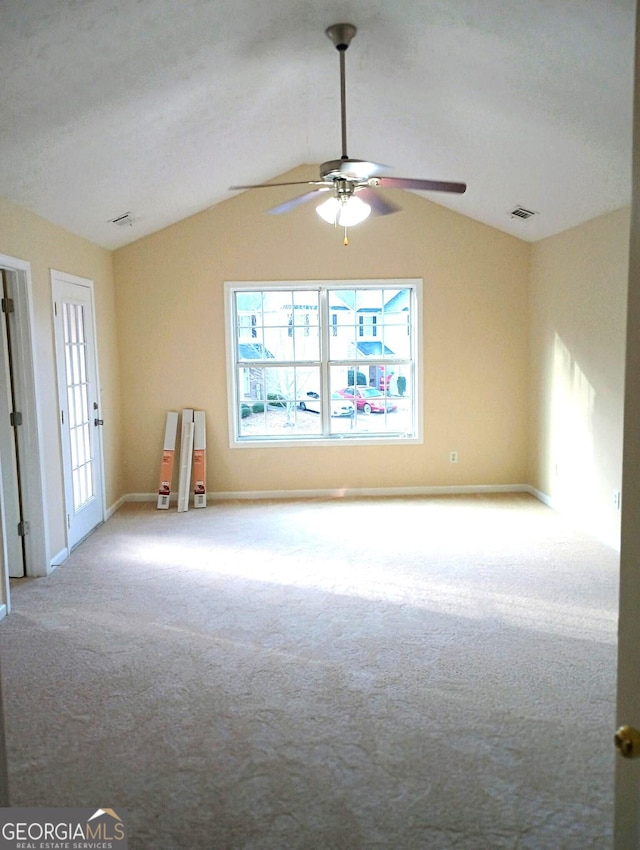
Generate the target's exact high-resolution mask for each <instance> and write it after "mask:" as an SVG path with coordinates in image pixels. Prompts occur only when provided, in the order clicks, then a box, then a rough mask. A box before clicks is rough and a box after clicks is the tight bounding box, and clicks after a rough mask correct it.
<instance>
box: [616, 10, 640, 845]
mask: <svg viewBox="0 0 640 850" xmlns="http://www.w3.org/2000/svg"><path fill="white" fill-rule="evenodd" d="M638 25H639V28H638V29H637V31H636V72H635V103H634V144H633V151H634V154H633V187H632V188H633V194H632V206H631V246H630V254H629V290H628V297H627V355H626V371H625V413H624V451H623V475H622V488H623V489H622V542H621V547H620V613H619V623H618V704H617V712H616V713H617V726H618V727H622V726H627V727H630V730H629V731H631V732H634V731H635V732H639V731H640V16H639V20H638ZM618 743H620V741H618ZM622 753H623V750H622V749H621V750H620V755H619V756H618V758H617V760H616V794H615V842H614V846H615V850H640V738H639V739H638V740H637V746H635V747H631V748H630V749H629V750H628V751H627V753H626V755H627V757H626V758H625V757H624V756H623V755H622Z"/></svg>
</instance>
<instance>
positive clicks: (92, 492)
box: [51, 271, 104, 551]
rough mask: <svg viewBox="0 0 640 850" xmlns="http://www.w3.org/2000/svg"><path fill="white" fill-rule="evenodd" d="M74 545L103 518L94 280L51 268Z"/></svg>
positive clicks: (69, 534) (67, 504)
mask: <svg viewBox="0 0 640 850" xmlns="http://www.w3.org/2000/svg"><path fill="white" fill-rule="evenodd" d="M51 286H52V292H53V306H54V324H55V338H56V365H57V373H58V401H59V407H60V420H59V424H60V436H61V442H62V461H63V470H64V490H65V507H66V520H67V548H68V549H69V551H70V550H71V549H73V547H74V546H75V545H76V544H78V543H79V542H80V541H81V540H82V539H83V538H85V537H86V536H87V534H89V533H90V532H91V531H93V529H94V528H95V527H96V526H97V525H98V524H99V523H101V522H102V521H103V520H104V495H103V484H102V481H103V476H102V440H101V426H102V419H101V416H100V391H99V386H98V366H97V358H96V345H95V324H94V311H93V281H90V280H84V279H83V278H78V277H75V276H73V275H67V274H63V273H61V272H56V271H52V272H51Z"/></svg>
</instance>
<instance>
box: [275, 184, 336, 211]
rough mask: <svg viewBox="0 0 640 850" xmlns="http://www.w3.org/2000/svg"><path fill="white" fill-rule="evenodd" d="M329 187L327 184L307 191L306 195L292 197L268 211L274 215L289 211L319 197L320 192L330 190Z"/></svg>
mask: <svg viewBox="0 0 640 850" xmlns="http://www.w3.org/2000/svg"><path fill="white" fill-rule="evenodd" d="M328 191H329V188H328V187H325V186H320V187H319V188H318V189H313V190H312V191H311V192H306V193H305V194H304V195H298V197H297V198H291V200H290V201H285V202H284V203H283V204H278V206H277V207H272V208H271V209H270V210H268V212H270V213H271V214H272V215H280V214H281V213H286V212H289V211H290V210H293V209H295V208H296V207H298V206H300V205H301V204H305V203H306V202H307V201H310V200H311V199H312V198H315V197H317V196H318V195H319V194H320V192H328Z"/></svg>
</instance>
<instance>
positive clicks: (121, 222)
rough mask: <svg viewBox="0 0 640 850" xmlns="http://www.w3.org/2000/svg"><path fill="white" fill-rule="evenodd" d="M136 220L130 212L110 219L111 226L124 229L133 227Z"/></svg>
mask: <svg viewBox="0 0 640 850" xmlns="http://www.w3.org/2000/svg"><path fill="white" fill-rule="evenodd" d="M134 221H135V218H134V217H133V216H132V215H131V213H130V212H126V213H122V215H118V216H116V217H115V218H110V219H109V223H110V224H117V225H118V227H124V226H125V225H129V227H133V222H134Z"/></svg>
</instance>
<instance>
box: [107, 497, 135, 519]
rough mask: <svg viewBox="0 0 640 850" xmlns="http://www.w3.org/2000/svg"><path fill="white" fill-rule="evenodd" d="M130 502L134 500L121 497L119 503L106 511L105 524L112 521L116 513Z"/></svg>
mask: <svg viewBox="0 0 640 850" xmlns="http://www.w3.org/2000/svg"><path fill="white" fill-rule="evenodd" d="M129 501H132V500H131V499H128V498H127V496H120V498H119V499H118V501H117V502H115V503H114V504H113V505H111V507H110V508H107V510H106V511H105V514H104V520H105V522H106V521H107V520H108V519H111V517H112V516H113V515H114V514H115V512H116V511H117V510H119V509H120V508H121V507H122V506H123V505H124V504H125V502H129Z"/></svg>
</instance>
